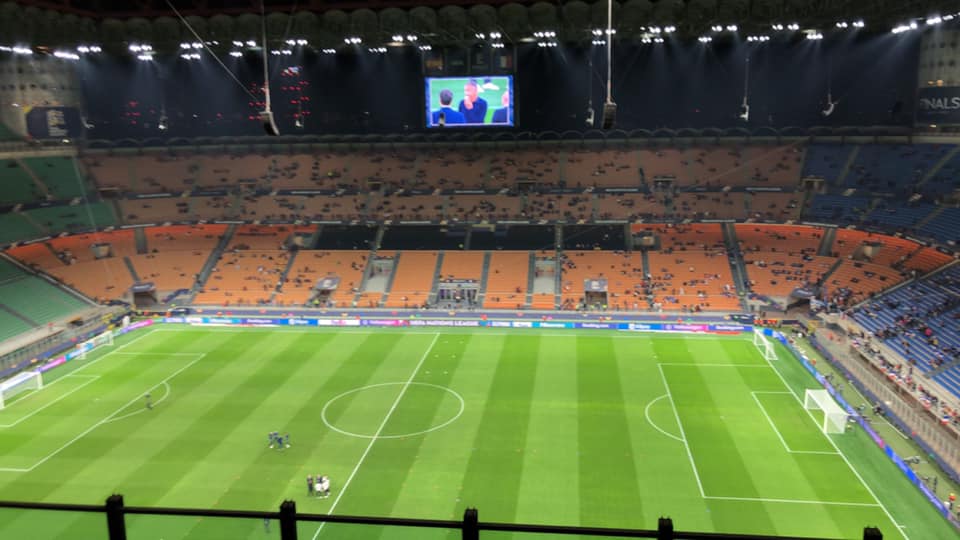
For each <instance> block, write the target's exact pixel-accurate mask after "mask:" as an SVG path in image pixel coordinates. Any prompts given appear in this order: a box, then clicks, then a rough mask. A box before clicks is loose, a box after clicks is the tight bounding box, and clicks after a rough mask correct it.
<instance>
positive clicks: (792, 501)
mask: <svg viewBox="0 0 960 540" xmlns="http://www.w3.org/2000/svg"><path fill="white" fill-rule="evenodd" d="M704 499H715V500H719V501H746V502H764V503H786V504H826V505H831V506H869V507H871V508H879V507H880V505H879V504H877V503H859V502H835V501H806V500H802V499H765V498H762V497H715V496H712V495H708V496H706V497H704Z"/></svg>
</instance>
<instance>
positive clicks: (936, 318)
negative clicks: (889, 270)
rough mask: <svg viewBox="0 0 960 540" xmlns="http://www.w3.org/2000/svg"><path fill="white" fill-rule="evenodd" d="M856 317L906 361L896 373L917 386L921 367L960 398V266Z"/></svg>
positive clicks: (872, 304) (862, 309)
mask: <svg viewBox="0 0 960 540" xmlns="http://www.w3.org/2000/svg"><path fill="white" fill-rule="evenodd" d="M852 316H853V318H854V319H855V320H856V321H857V322H859V323H860V324H861V325H863V327H864V328H866V329H867V330H869V331H870V332H871V333H872V334H873V336H874V337H875V338H877V339H879V340H881V341H882V342H884V343H885V344H886V345H887V346H889V347H890V348H891V349H893V350H894V351H896V352H897V353H898V354H900V355H901V356H902V357H903V358H904V359H905V360H906V365H905V366H904V365H903V364H899V365H897V366H895V367H894V369H895V371H896V372H897V373H899V374H900V375H902V376H903V377H904V379H907V380H908V384H912V385H913V386H916V381H917V379H916V378H915V377H913V368H914V367H916V368H918V369H919V370H920V371H921V372H922V373H931V372H933V373H934V380H937V381H938V382H940V383H941V384H942V385H943V386H944V387H946V388H947V389H948V390H950V391H951V392H952V393H953V394H954V395H956V396H958V397H960V376H958V375H960V368H958V365H960V364H958V362H960V266H956V265H954V266H952V267H951V268H949V269H947V270H945V271H943V272H940V273H938V274H934V275H933V276H930V277H928V278H926V279H923V280H919V281H915V282H912V283H910V284H907V285H905V286H903V287H900V288H898V289H896V290H894V291H892V292H890V293H888V294H885V295H883V296H882V297H880V298H877V299H876V300H874V301H872V302H870V303H868V304H865V305H863V306H861V307H859V308H857V309H855V310H853V311H852ZM921 384H922V383H921Z"/></svg>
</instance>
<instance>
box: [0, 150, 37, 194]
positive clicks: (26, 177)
mask: <svg viewBox="0 0 960 540" xmlns="http://www.w3.org/2000/svg"><path fill="white" fill-rule="evenodd" d="M21 163H22V161H19V160H15V159H4V160H3V161H0V184H2V185H3V189H2V190H0V203H6V204H14V203H25V202H30V201H40V200H43V199H44V198H46V194H45V193H44V191H43V189H42V186H40V185H38V184H37V182H35V181H34V179H33V177H32V176H31V175H30V173H29V171H27V170H26V169H25V168H24V167H23V166H21Z"/></svg>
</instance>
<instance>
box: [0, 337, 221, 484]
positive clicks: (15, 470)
mask: <svg viewBox="0 0 960 540" xmlns="http://www.w3.org/2000/svg"><path fill="white" fill-rule="evenodd" d="M204 356H206V354H205V353H203V354H200V356H199V357H198V358H197V359H196V360H194V361H192V362H190V363H189V364H187V365H185V366H183V367H182V368H180V369H178V370H176V371H174V372H173V373H172V374H170V375H169V376H167V377H166V378H165V379H163V380H162V381H160V382H159V383H158V384H155V385H153V386H151V387H150V389H153V388H156V387H157V386H160V385H161V384H165V383H167V381H169V380H170V379H172V378H174V377H176V376H177V375H179V374H180V373H182V372H183V371H185V370H186V369H187V368H189V367H191V366H193V365H194V364H196V363H197V362H199V361H200V360H202V359H203V357H204ZM143 394H144V392H140V393H139V394H137V397H135V398H133V399H131V400H130V401H128V402H126V403H124V404H123V405H122V406H121V407H120V408H118V409H117V410H115V411H113V412H112V413H110V415H109V416H107V417H106V418H103V419H102V420H99V421H98V422H97V423H95V424H93V425H92V426H90V427H88V428H87V429H85V430H84V431H83V432H82V433H80V434H79V435H77V436H76V437H74V438H72V439H70V440H69V441H67V442H66V443H65V444H64V445H63V446H61V447H60V448H57V449H56V450H54V451H53V452H50V453H49V454H47V455H46V456H44V457H43V458H42V459H41V460H40V461H38V462H36V463H34V464H33V465H32V466H30V467H28V468H26V469H17V468H0V472H31V471H33V470H34V469H36V468H37V467H39V466H41V465H43V464H44V463H46V462H47V461H50V460H51V459H52V458H53V457H55V456H56V455H57V454H59V453H60V452H63V451H64V450H66V449H67V448H69V447H70V446H71V445H72V444H73V443H75V442H77V441H79V440H80V439H82V438H84V437H86V436H87V435H88V434H89V433H90V432H91V431H93V430H95V429H97V428H98V427H100V426H102V425H104V424H106V423H107V422H109V421H110V420H112V419H113V418H114V417H116V416H117V415H118V414H120V412H121V411H123V410H124V409H126V408H127V407H129V406H131V405H133V404H134V403H136V402H137V401H139V400H141V399H143Z"/></svg>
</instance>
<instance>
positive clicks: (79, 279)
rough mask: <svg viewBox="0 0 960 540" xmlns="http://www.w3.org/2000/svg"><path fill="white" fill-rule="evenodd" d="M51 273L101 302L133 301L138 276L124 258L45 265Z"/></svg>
mask: <svg viewBox="0 0 960 540" xmlns="http://www.w3.org/2000/svg"><path fill="white" fill-rule="evenodd" d="M44 271H46V272H47V273H48V274H50V275H52V276H53V277H55V278H57V279H58V280H60V281H62V282H63V283H66V284H67V285H69V286H71V287H73V288H74V289H77V290H78V291H80V292H82V293H83V294H85V295H87V296H89V297H90V298H92V299H94V300H95V301H97V302H108V301H110V300H124V301H130V300H131V297H130V295H129V293H130V287H132V286H133V283H134V279H133V275H132V274H131V273H130V269H129V268H128V267H127V264H126V262H125V261H124V260H123V258H122V257H109V258H106V259H99V260H97V259H93V258H87V259H84V260H82V261H78V262H75V263H73V264H70V265H63V264H61V265H57V266H52V267H49V268H45V269H44Z"/></svg>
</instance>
